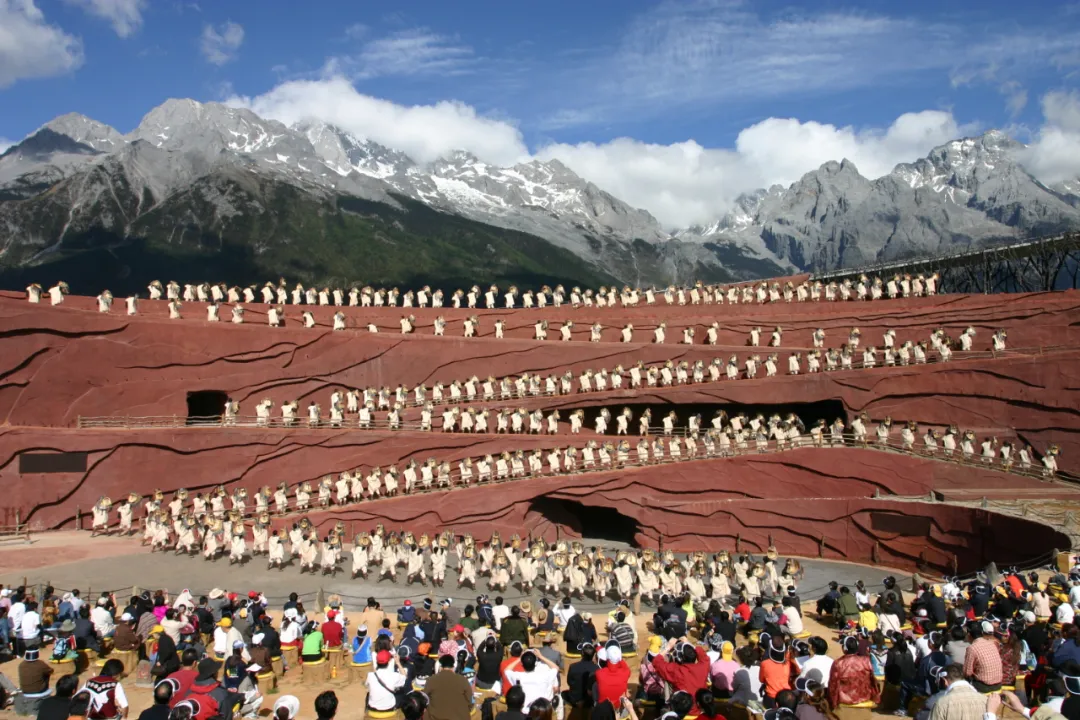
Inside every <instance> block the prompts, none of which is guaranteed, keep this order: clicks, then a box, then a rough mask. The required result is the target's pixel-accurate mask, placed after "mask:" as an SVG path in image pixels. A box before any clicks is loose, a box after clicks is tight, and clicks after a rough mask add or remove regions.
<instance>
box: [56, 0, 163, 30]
mask: <svg viewBox="0 0 1080 720" xmlns="http://www.w3.org/2000/svg"><path fill="white" fill-rule="evenodd" d="M66 1H67V2H68V3H69V4H71V5H77V6H79V7H81V8H82V9H83V10H85V11H86V12H88V13H90V14H91V15H97V16H98V17H100V18H104V19H106V20H108V21H109V22H110V23H111V24H112V26H113V30H115V31H116V34H117V35H119V36H120V37H127V36H128V35H131V34H132V33H134V32H135V31H137V30H138V29H139V27H140V26H142V12H143V9H144V8H145V7H146V0H66Z"/></svg>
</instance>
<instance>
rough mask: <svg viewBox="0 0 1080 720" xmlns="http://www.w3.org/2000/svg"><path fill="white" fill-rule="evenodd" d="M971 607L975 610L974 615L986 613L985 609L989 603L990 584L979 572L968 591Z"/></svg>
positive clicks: (981, 615) (978, 615) (979, 615)
mask: <svg viewBox="0 0 1080 720" xmlns="http://www.w3.org/2000/svg"><path fill="white" fill-rule="evenodd" d="M968 597H969V600H970V602H971V607H972V609H973V610H974V611H975V617H983V616H984V615H986V609H987V607H989V605H990V584H989V583H988V582H986V576H985V575H983V573H979V575H978V576H977V578H976V580H975V582H973V583H972V584H971V587H970V589H969V591H968Z"/></svg>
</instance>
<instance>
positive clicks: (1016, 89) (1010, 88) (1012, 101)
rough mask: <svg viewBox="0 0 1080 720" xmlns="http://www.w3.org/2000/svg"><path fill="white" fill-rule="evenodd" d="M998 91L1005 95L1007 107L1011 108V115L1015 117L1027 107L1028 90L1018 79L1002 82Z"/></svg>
mask: <svg viewBox="0 0 1080 720" xmlns="http://www.w3.org/2000/svg"><path fill="white" fill-rule="evenodd" d="M998 92H1000V93H1001V94H1002V95H1003V96H1004V97H1005V107H1006V108H1008V109H1009V115H1010V116H1011V117H1014V118H1015V117H1016V116H1017V115H1019V114H1020V112H1021V111H1022V110H1023V109H1024V108H1025V107H1027V102H1028V93H1027V90H1026V89H1025V88H1024V86H1023V85H1021V84H1020V83H1019V82H1018V81H1016V80H1009V81H1008V82H1004V83H1002V84H1001V87H999V88H998Z"/></svg>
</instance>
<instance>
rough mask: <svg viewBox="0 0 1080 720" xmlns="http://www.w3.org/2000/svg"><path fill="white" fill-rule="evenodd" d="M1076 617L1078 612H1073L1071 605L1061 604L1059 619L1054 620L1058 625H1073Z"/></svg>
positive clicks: (1058, 612)
mask: <svg viewBox="0 0 1080 720" xmlns="http://www.w3.org/2000/svg"><path fill="white" fill-rule="evenodd" d="M1075 616H1076V611H1075V610H1073V606H1072V605H1070V604H1069V603H1061V604H1060V605H1058V609H1057V617H1056V618H1054V619H1055V620H1056V621H1057V623H1058V625H1064V624H1065V623H1071V622H1072V621H1073V618H1074V617H1075Z"/></svg>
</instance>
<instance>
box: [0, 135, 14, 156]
mask: <svg viewBox="0 0 1080 720" xmlns="http://www.w3.org/2000/svg"><path fill="white" fill-rule="evenodd" d="M14 144H15V143H14V142H13V141H11V140H8V139H7V138H6V137H0V155H3V154H4V152H5V151H6V150H7V149H8V148H9V147H11V146H12V145H14Z"/></svg>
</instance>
